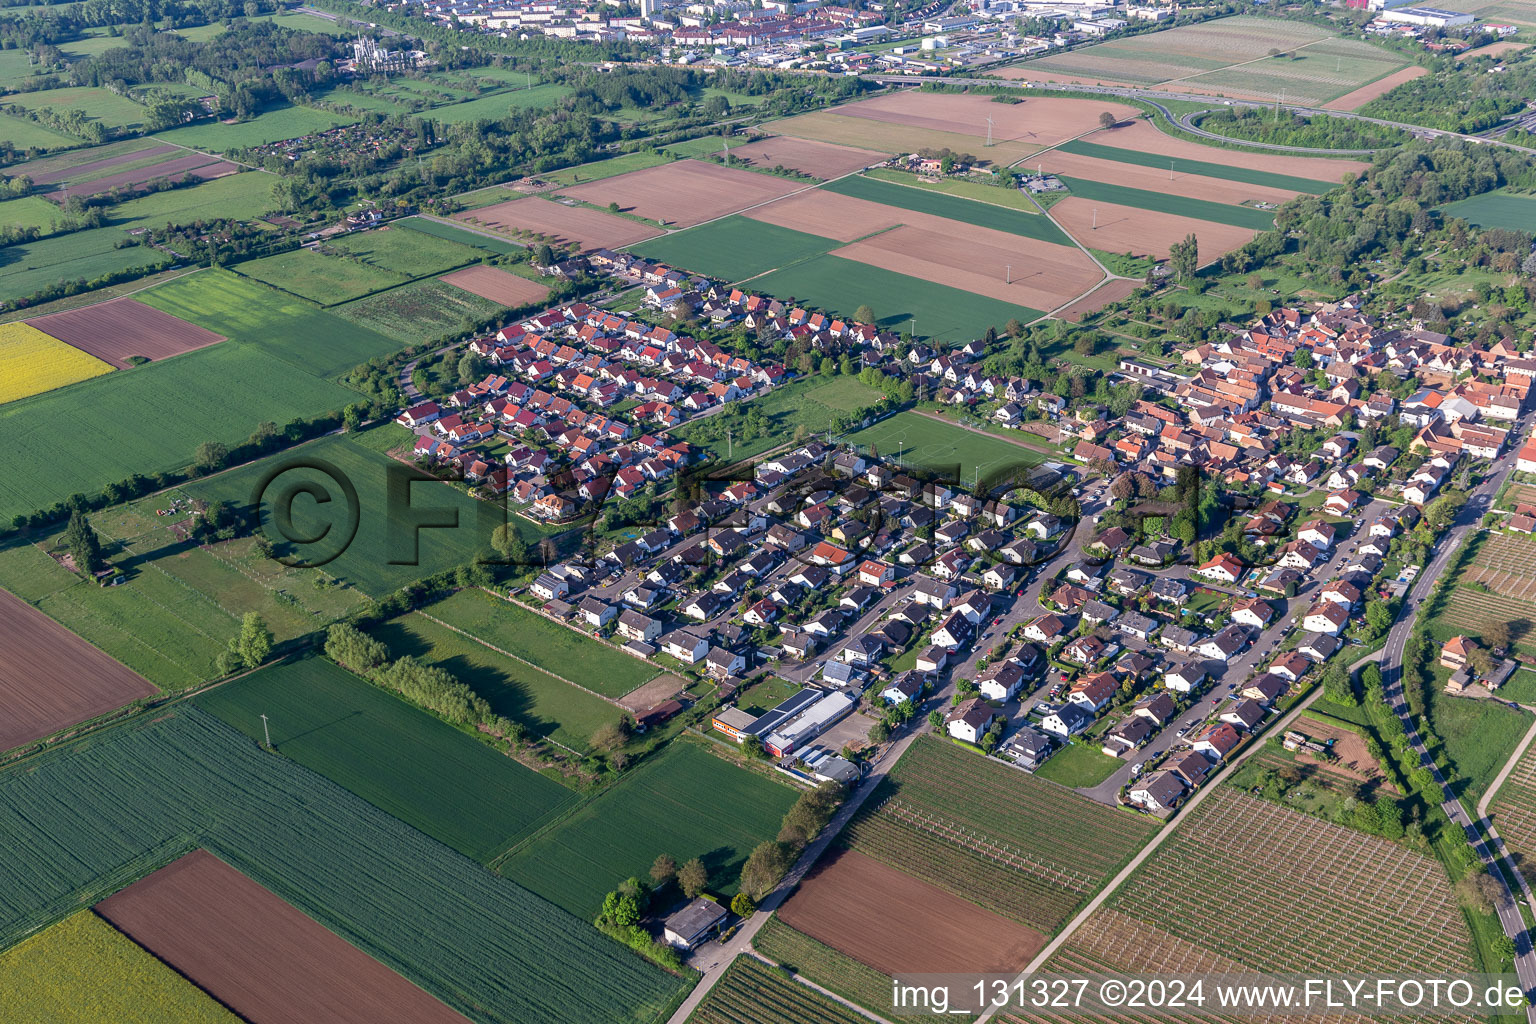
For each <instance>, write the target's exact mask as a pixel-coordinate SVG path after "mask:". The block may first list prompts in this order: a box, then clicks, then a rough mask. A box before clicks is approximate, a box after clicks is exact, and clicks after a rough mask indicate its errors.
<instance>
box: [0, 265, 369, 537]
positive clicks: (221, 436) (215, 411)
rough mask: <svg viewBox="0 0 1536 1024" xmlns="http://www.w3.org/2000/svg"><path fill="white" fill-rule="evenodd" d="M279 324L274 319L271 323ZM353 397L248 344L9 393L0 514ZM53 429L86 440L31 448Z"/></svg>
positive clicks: (176, 465) (183, 460)
mask: <svg viewBox="0 0 1536 1024" xmlns="http://www.w3.org/2000/svg"><path fill="white" fill-rule="evenodd" d="M196 276H198V277H200V276H202V275H196ZM173 283H175V282H173ZM150 294H151V293H147V292H146V293H144V295H143V296H141V297H147V296H148V295H150ZM262 312H263V311H262V310H261V309H260V308H259V307H256V308H252V309H249V310H248V311H247V313H248V314H249V315H252V316H260V315H261V314H262ZM348 326H349V328H350V325H348ZM280 327H281V322H280V321H279V322H275V323H274V324H273V325H272V329H273V330H279V329H280ZM220 333H223V332H220ZM299 341H300V339H294V340H293V342H291V343H293V344H298V343H299ZM356 399H357V393H356V392H354V391H349V390H347V389H345V388H342V387H340V386H338V385H336V384H331V383H329V382H327V381H323V380H321V379H319V378H318V377H313V376H310V375H309V374H307V373H303V372H301V371H299V370H296V369H294V368H293V367H292V366H290V365H289V364H288V363H285V362H283V361H282V360H281V359H278V358H274V357H273V356H270V355H267V354H265V353H264V352H262V351H260V350H259V349H258V348H257V347H254V346H249V345H232V344H228V343H226V344H221V345H214V346H212V347H210V348H205V349H201V350H199V351H197V352H188V353H187V354H186V355H183V356H180V357H178V358H176V359H168V360H166V361H165V362H161V363H150V364H149V365H147V366H140V367H138V368H137V369H134V370H132V371H130V372H128V373H120V374H109V375H107V376H106V377H102V378H98V379H96V380H89V381H82V382H81V383H79V384H76V385H74V386H73V387H70V388H68V389H66V390H63V391H56V392H50V393H48V394H43V395H35V396H33V397H32V398H24V399H21V400H19V401H16V402H10V403H8V404H6V405H4V406H0V431H3V432H4V434H5V437H6V438H7V440H8V441H9V442H10V443H9V444H8V445H7V446H6V448H5V451H4V452H3V453H0V519H9V518H10V517H11V516H13V515H15V514H17V513H18V512H32V511H33V510H35V509H37V508H39V507H47V506H49V505H52V504H53V503H54V502H56V501H61V500H63V499H65V498H67V497H69V496H70V495H71V494H74V493H75V492H77V491H79V492H82V493H87V492H93V491H96V490H97V489H99V488H100V487H101V486H102V485H103V484H105V483H108V482H111V481H117V480H122V479H123V478H124V477H126V476H128V475H129V474H131V473H134V472H139V473H146V474H148V473H157V472H160V471H162V470H169V469H182V468H184V467H186V466H187V464H188V463H190V462H191V460H192V454H193V452H194V450H195V449H196V448H197V446H198V445H200V444H202V443H203V442H204V441H222V442H224V443H226V444H228V443H234V442H238V441H244V440H245V439H246V438H247V437H249V436H250V434H251V432H252V431H253V430H254V429H255V428H256V425H257V424H259V423H261V422H263V421H268V420H270V421H272V422H275V423H287V422H288V421H289V420H292V419H294V418H295V417H299V416H314V415H317V414H319V413H322V412H331V411H335V410H339V409H341V408H343V407H345V406H346V405H348V404H349V403H351V402H353V401H356ZM61 437H90V438H94V439H95V443H93V444H87V445H80V446H78V447H76V448H75V449H74V450H72V451H71V453H70V457H69V458H67V459H42V460H40V459H38V458H37V457H36V453H37V452H40V451H48V450H51V449H52V448H53V447H54V446H55V445H57V443H58V440H59V438H61Z"/></svg>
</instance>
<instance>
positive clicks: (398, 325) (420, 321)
mask: <svg viewBox="0 0 1536 1024" xmlns="http://www.w3.org/2000/svg"><path fill="white" fill-rule="evenodd" d="M500 308H501V307H500V306H498V305H497V304H496V303H494V302H492V301H491V300H490V299H483V298H481V297H480V296H478V295H476V294H474V293H473V292H467V291H465V290H464V289H462V288H455V287H454V286H453V285H451V284H445V283H444V282H442V281H432V280H428V281H413V282H411V283H410V284H405V285H401V286H400V287H399V288H391V289H390V290H389V291H387V292H379V293H378V294H376V295H369V296H366V297H364V298H361V299H355V300H354V301H352V302H347V303H343V304H342V305H340V306H332V307H331V308H330V309H328V310H326V312H327V313H329V314H331V315H332V316H338V317H341V318H342V319H343V320H347V321H349V322H351V323H353V324H356V325H357V326H358V327H361V328H364V329H366V330H370V331H374V332H377V333H379V334H383V335H385V336H387V337H390V338H394V339H395V340H396V341H398V342H401V343H402V344H406V345H417V344H420V343H421V342H424V341H431V340H433V339H436V338H441V337H442V336H443V335H445V334H456V333H458V332H460V331H466V330H469V328H470V327H471V326H472V325H474V324H476V323H479V322H480V321H482V320H484V319H486V318H488V317H490V316H491V315H492V314H494V313H495V312H496V311H497V310H498V309H500Z"/></svg>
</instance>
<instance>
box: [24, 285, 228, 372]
mask: <svg viewBox="0 0 1536 1024" xmlns="http://www.w3.org/2000/svg"><path fill="white" fill-rule="evenodd" d="M27 323H29V324H31V325H32V326H33V327H36V328H37V329H38V330H40V331H42V332H43V333H44V334H47V335H49V336H51V337H54V338H58V339H59V340H60V341H62V342H64V343H65V344H66V345H73V346H74V347H75V348H78V349H79V350H80V351H82V352H89V353H90V354H91V355H93V356H95V357H96V358H97V359H101V360H104V361H106V362H109V363H111V364H112V365H113V366H115V367H117V368H118V369H120V370H126V369H127V368H128V367H129V366H130V365H131V364H130V363H129V362H128V357H129V356H144V357H145V358H146V359H155V360H158V359H166V358H168V357H170V356H175V355H180V354H181V353H183V352H191V351H192V350H194V349H199V348H207V347H208V346H209V345H216V344H218V343H219V342H221V341H223V340H224V335H222V334H215V333H214V332H212V331H210V330H208V329H207V328H204V327H199V326H197V325H196V324H189V323H187V322H186V321H185V320H182V319H180V318H179V317H174V316H172V315H171V314H169V313H165V312H162V311H161V310H158V309H155V308H154V307H153V306H146V305H144V304H143V303H142V302H135V301H134V300H133V299H130V298H127V297H126V296H125V297H123V298H117V299H108V300H107V301H106V302H98V303H97V304H96V305H94V306H82V307H81V308H79V309H71V310H68V311H66V312H63V313H50V314H48V315H47V316H40V317H38V318H36V319H35V320H28V321H27Z"/></svg>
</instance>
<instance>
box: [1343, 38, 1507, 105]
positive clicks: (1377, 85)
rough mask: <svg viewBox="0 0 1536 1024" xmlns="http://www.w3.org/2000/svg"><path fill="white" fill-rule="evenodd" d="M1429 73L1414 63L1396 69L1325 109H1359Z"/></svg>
mask: <svg viewBox="0 0 1536 1024" xmlns="http://www.w3.org/2000/svg"><path fill="white" fill-rule="evenodd" d="M1495 45H1497V44H1495ZM1428 73H1429V69H1427V68H1423V67H1420V66H1419V65H1417V64H1415V65H1413V66H1412V67H1406V68H1403V69H1402V70H1401V71H1394V72H1392V73H1391V74H1390V75H1387V76H1386V77H1385V78H1378V79H1377V80H1376V81H1374V82H1372V83H1371V84H1370V85H1362V86H1361V87H1360V88H1358V89H1356V90H1354V91H1353V92H1347V93H1345V94H1344V95H1343V96H1340V97H1339V98H1338V99H1336V100H1332V101H1330V102H1328V103H1324V104H1323V109H1324V110H1358V109H1359V108H1361V107H1363V106H1365V105H1366V104H1367V103H1369V102H1371V100H1373V99H1375V98H1376V97H1378V96H1384V95H1386V94H1387V93H1389V92H1391V91H1392V90H1393V89H1396V88H1397V87H1398V86H1400V85H1402V84H1403V83H1404V82H1411V81H1413V80H1414V79H1415V78H1418V77H1419V76H1420V75H1426V74H1428Z"/></svg>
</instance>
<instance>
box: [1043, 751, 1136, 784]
mask: <svg viewBox="0 0 1536 1024" xmlns="http://www.w3.org/2000/svg"><path fill="white" fill-rule="evenodd" d="M1120 765H1121V761H1120V760H1119V759H1118V758H1114V757H1110V756H1109V755H1108V754H1105V753H1104V752H1102V751H1101V750H1099V749H1098V748H1097V747H1090V746H1088V745H1087V744H1086V743H1069V744H1067V745H1066V746H1065V747H1063V748H1062V749H1060V750H1058V751H1057V752H1056V753H1054V754H1052V755H1051V757H1050V760H1048V761H1046V762H1045V764H1043V765H1041V766H1040V767H1039V768H1038V769H1037V770H1036V771H1035V777H1036V778H1040V779H1046V780H1048V781H1050V782H1056V783H1060V784H1061V785H1063V786H1070V787H1072V788H1073V789H1076V788H1079V787H1083V786H1097V785H1098V784H1099V783H1101V782H1103V781H1104V780H1105V779H1107V778H1109V777H1110V776H1111V775H1113V774H1115V770H1116V769H1117V768H1119V767H1120Z"/></svg>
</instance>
